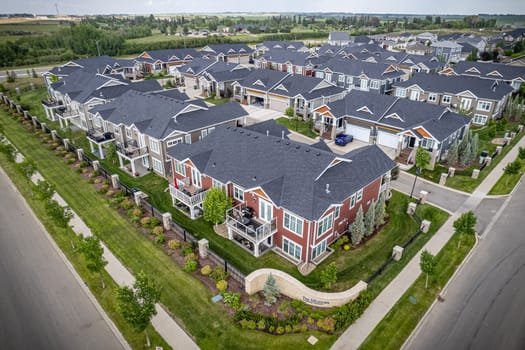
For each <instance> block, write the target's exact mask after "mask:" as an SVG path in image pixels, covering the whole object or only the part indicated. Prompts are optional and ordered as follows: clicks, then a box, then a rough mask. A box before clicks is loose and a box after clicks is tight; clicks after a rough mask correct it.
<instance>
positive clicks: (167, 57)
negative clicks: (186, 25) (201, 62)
mask: <svg viewBox="0 0 525 350" xmlns="http://www.w3.org/2000/svg"><path fill="white" fill-rule="evenodd" d="M199 56H200V54H199V52H198V51H197V50H195V49H191V48H189V49H186V48H183V49H166V50H150V51H144V52H143V53H141V54H140V55H139V56H137V58H136V60H137V61H140V62H156V61H161V62H170V61H184V60H186V58H187V57H188V58H189V57H192V58H195V57H199Z"/></svg>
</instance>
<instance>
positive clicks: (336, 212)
mask: <svg viewBox="0 0 525 350" xmlns="http://www.w3.org/2000/svg"><path fill="white" fill-rule="evenodd" d="M340 211H341V207H335V209H334V218H335V219H337V218H338V217H339V212H340Z"/></svg>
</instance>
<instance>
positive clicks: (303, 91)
mask: <svg viewBox="0 0 525 350" xmlns="http://www.w3.org/2000/svg"><path fill="white" fill-rule="evenodd" d="M344 91H345V89H344V88H341V87H338V86H334V85H332V84H329V83H327V82H325V81H324V80H323V79H320V78H314V77H305V76H302V75H288V76H286V77H285V78H284V79H283V80H282V81H280V82H279V84H278V85H277V86H276V87H274V88H273V89H271V90H270V92H271V93H275V94H279V95H284V96H288V97H294V96H297V95H299V94H300V95H301V96H303V97H304V98H307V99H312V98H316V97H320V96H332V95H335V94H338V93H341V92H344Z"/></svg>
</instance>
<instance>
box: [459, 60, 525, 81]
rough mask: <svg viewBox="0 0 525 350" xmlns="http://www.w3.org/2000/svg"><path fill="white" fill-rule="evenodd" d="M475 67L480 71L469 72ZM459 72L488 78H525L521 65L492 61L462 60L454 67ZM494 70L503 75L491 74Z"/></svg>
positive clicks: (508, 79) (506, 79)
mask: <svg viewBox="0 0 525 350" xmlns="http://www.w3.org/2000/svg"><path fill="white" fill-rule="evenodd" d="M471 68H475V69H476V70H477V71H478V72H479V74H478V73H475V72H468V70H469V69H471ZM452 69H453V70H454V71H455V72H456V73H457V74H462V75H472V76H477V77H480V78H488V79H497V80H499V79H503V80H505V81H511V80H514V79H517V78H521V79H523V80H525V68H524V67H519V66H510V65H507V64H501V63H492V62H472V61H460V62H458V63H457V64H456V65H454V67H453V68H452ZM492 72H498V73H499V74H501V77H499V76H494V75H490V73H492Z"/></svg>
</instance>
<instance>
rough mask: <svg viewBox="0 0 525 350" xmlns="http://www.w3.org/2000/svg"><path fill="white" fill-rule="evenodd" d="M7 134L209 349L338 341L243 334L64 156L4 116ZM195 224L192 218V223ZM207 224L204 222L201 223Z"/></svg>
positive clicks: (200, 286) (208, 294)
mask: <svg viewBox="0 0 525 350" xmlns="http://www.w3.org/2000/svg"><path fill="white" fill-rule="evenodd" d="M0 120H1V123H2V125H3V127H4V130H5V133H6V134H7V135H8V137H9V139H10V140H11V141H12V142H13V143H14V144H15V146H16V147H17V148H18V149H19V150H20V151H21V152H22V153H24V154H26V155H29V156H30V157H31V158H32V159H34V161H35V164H36V166H37V168H38V169H39V171H40V172H41V173H42V175H43V176H44V177H45V178H46V179H47V180H48V181H49V182H51V183H52V184H54V185H55V186H56V188H57V192H59V193H60V195H61V196H62V197H63V198H64V199H65V200H66V201H67V202H68V203H69V205H70V206H71V208H72V209H73V210H75V211H76V212H77V213H79V215H80V216H81V217H82V219H83V220H84V221H85V222H86V224H87V225H88V226H89V227H90V228H91V229H92V230H93V231H94V232H96V233H97V234H98V235H99V237H100V238H101V239H102V240H103V241H104V242H105V243H106V244H107V246H108V247H109V248H110V250H111V251H112V252H113V254H115V255H116V257H117V258H118V259H119V260H120V261H122V262H123V264H124V265H126V266H127V267H128V269H129V270H130V271H132V272H133V273H137V272H139V271H140V270H144V271H145V272H146V274H148V275H149V276H154V277H155V279H156V280H157V281H158V282H160V284H161V285H162V288H163V294H162V298H161V302H162V303H163V304H164V305H165V306H166V307H167V309H168V310H169V312H170V313H171V314H172V315H173V316H174V317H175V318H176V319H177V320H179V321H180V323H181V325H182V326H183V327H184V328H186V329H187V330H188V332H189V333H190V334H192V335H193V336H194V337H195V338H196V340H197V343H198V344H199V346H200V347H201V348H203V349H266V348H270V347H272V348H279V349H296V348H297V347H298V346H306V339H307V337H308V336H309V335H310V333H311V334H314V335H315V336H316V337H317V338H319V340H320V341H319V343H318V345H316V348H319V349H327V348H328V347H329V346H330V344H331V343H332V342H333V341H334V340H335V336H331V335H327V334H323V333H319V332H309V333H305V334H288V335H283V336H274V335H269V334H266V333H262V332H258V331H247V330H241V329H240V328H238V327H237V326H235V325H234V324H233V322H232V320H231V317H230V316H228V314H227V313H225V311H224V309H223V307H222V306H221V305H217V304H214V303H212V302H211V300H210V299H211V296H212V294H211V292H210V290H208V289H207V287H205V286H204V285H203V284H201V282H200V281H198V280H197V279H195V278H194V277H192V276H191V275H190V274H187V273H185V272H183V271H182V269H181V268H179V267H178V266H177V264H175V263H174V262H173V261H172V260H171V259H170V258H169V257H168V256H167V255H166V254H164V253H163V252H162V251H161V250H160V249H158V247H157V246H156V245H155V244H154V243H153V242H151V241H150V240H149V239H147V238H145V237H143V236H142V235H141V234H139V233H138V231H137V229H136V228H135V226H133V225H132V224H131V223H129V222H128V221H127V220H126V219H125V218H123V217H122V216H120V214H118V213H117V212H116V211H115V210H113V209H111V208H110V207H109V205H108V203H107V201H106V200H105V199H104V198H103V197H102V196H101V195H99V194H98V193H97V192H96V191H95V190H94V188H93V187H92V185H90V184H88V183H87V182H86V181H84V180H82V178H81V176H80V175H79V174H77V173H76V172H75V171H74V170H73V169H70V168H68V167H67V166H66V164H65V163H64V162H63V161H62V160H61V159H59V158H58V157H56V156H54V155H52V154H51V152H50V151H48V150H47V149H45V148H44V147H42V144H41V142H40V141H39V139H37V138H35V137H31V136H29V134H28V133H27V131H26V130H25V129H24V128H23V127H22V126H21V125H19V124H18V122H15V121H14V120H13V119H11V118H9V117H8V116H7V115H6V113H5V112H3V111H1V112H0ZM188 220H189V219H188ZM201 224H202V223H201Z"/></svg>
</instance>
